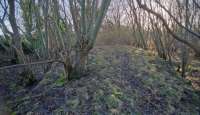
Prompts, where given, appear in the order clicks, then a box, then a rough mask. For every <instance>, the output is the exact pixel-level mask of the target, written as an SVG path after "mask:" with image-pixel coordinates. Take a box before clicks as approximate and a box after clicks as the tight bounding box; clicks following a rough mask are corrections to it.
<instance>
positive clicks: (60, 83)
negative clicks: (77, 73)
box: [54, 73, 66, 87]
mask: <svg viewBox="0 0 200 115" xmlns="http://www.w3.org/2000/svg"><path fill="white" fill-rule="evenodd" d="M65 82H66V77H65V74H64V73H60V75H59V78H58V79H57V80H56V81H55V84H54V85H56V86H58V87H61V86H64V84H65Z"/></svg>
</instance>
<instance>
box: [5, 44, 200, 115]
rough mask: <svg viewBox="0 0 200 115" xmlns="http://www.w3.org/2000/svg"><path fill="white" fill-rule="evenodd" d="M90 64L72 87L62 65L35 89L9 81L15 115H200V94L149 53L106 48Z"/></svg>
mask: <svg viewBox="0 0 200 115" xmlns="http://www.w3.org/2000/svg"><path fill="white" fill-rule="evenodd" d="M88 62H89V63H88V65H87V67H88V68H87V74H85V75H84V76H82V77H81V78H80V79H78V80H72V81H69V82H66V81H65V80H64V75H63V68H62V66H61V65H59V64H58V65H57V66H55V67H54V68H53V69H52V70H51V71H50V72H48V73H46V74H42V75H41V76H42V79H40V80H39V82H38V83H37V84H36V85H34V86H33V87H28V88H23V87H22V86H18V85H17V82H16V83H15V82H14V81H12V82H9V83H12V85H7V87H8V91H9V93H8V96H9V97H8V101H7V105H8V106H9V107H10V108H11V110H12V114H20V115H24V114H32V113H42V114H52V113H53V114H55V115H57V114H58V115H60V114H62V113H63V112H68V113H72V114H75V115H80V114H83V115H199V114H200V108H199V107H200V99H199V92H196V91H195V90H194V89H193V88H192V87H191V85H190V83H188V82H187V81H186V80H184V79H183V78H181V77H180V76H179V75H178V74H177V73H176V72H175V71H174V67H173V66H171V65H170V64H169V63H168V62H167V61H164V60H162V59H160V58H158V57H155V56H151V54H150V53H149V52H148V51H144V50H142V49H136V48H132V47H128V46H101V47H96V48H94V50H92V51H91V53H90V56H89V61H88ZM4 74H5V72H4ZM3 77H11V76H9V74H6V76H3ZM7 83H8V82H7Z"/></svg>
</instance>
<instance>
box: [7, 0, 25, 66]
mask: <svg viewBox="0 0 200 115" xmlns="http://www.w3.org/2000/svg"><path fill="white" fill-rule="evenodd" d="M8 4H9V21H10V24H11V27H12V30H13V34H12V47H13V48H14V50H15V52H16V54H17V58H18V61H19V63H25V55H24V52H23V49H22V44H21V38H20V33H19V31H18V26H17V23H16V18H15V1H14V0H8Z"/></svg>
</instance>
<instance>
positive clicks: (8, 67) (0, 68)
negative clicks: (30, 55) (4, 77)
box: [0, 60, 63, 70]
mask: <svg viewBox="0 0 200 115" xmlns="http://www.w3.org/2000/svg"><path fill="white" fill-rule="evenodd" d="M54 62H59V63H63V62H62V61H61V60H47V61H39V62H33V63H27V64H16V65H11V66H4V67H0V70H5V69H10V68H15V67H24V66H30V65H38V64H46V63H54Z"/></svg>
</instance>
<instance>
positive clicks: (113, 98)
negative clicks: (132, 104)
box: [105, 94, 120, 109]
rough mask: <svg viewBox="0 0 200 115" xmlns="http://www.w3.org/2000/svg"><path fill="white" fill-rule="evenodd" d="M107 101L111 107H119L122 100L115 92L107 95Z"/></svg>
mask: <svg viewBox="0 0 200 115" xmlns="http://www.w3.org/2000/svg"><path fill="white" fill-rule="evenodd" d="M105 101H106V103H107V105H108V107H109V108H110V109H113V108H117V107H119V103H120V100H119V99H118V98H117V97H116V96H115V95H113V94H111V95H108V96H106V97H105Z"/></svg>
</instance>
